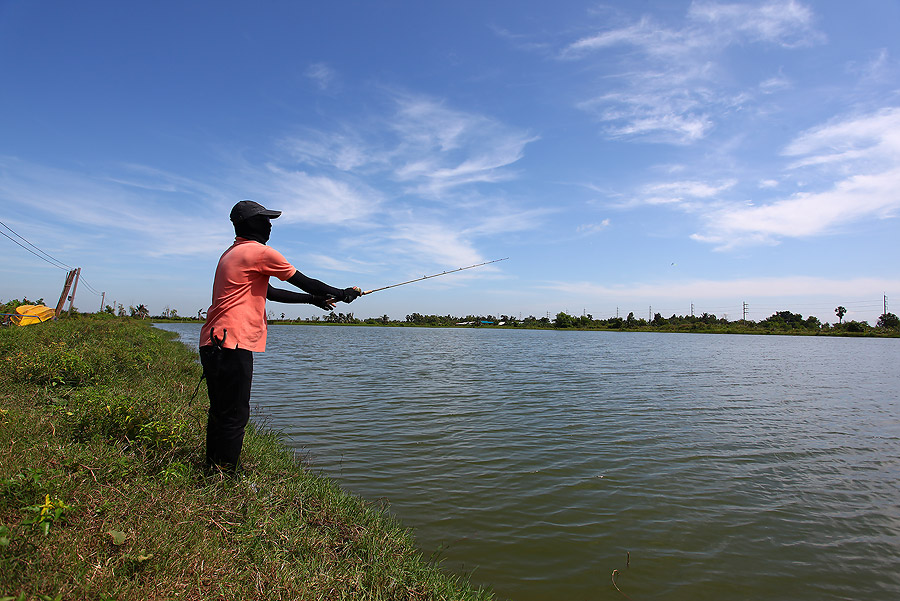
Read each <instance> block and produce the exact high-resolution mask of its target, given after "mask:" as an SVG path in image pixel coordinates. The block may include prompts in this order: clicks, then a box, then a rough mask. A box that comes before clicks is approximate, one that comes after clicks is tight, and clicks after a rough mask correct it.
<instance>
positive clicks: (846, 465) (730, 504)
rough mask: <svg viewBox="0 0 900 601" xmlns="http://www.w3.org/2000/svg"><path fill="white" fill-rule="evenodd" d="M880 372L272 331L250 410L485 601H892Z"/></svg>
mask: <svg viewBox="0 0 900 601" xmlns="http://www.w3.org/2000/svg"><path fill="white" fill-rule="evenodd" d="M166 327H168V328H169V329H176V330H180V331H183V332H187V333H186V334H185V338H186V340H187V341H188V342H189V343H190V344H194V341H195V340H196V334H197V330H198V327H197V326H184V325H172V326H166ZM898 364H900V340H896V339H892V340H883V339H874V340H873V339H843V338H801V337H775V336H773V337H765V336H715V335H689V334H685V335H681V334H646V333H601V332H553V331H515V330H490V329H459V330H455V329H418V328H362V327H352V328H351V327H323V326H318V327H317V326H274V327H271V328H270V332H269V346H268V351H267V352H266V353H265V354H258V355H257V356H256V376H255V378H254V380H255V381H254V386H253V400H254V403H255V404H256V405H258V408H257V409H256V416H257V418H263V419H264V420H265V421H266V423H267V424H268V425H269V426H271V427H274V428H276V429H278V430H280V431H282V432H283V433H284V434H285V437H286V441H287V443H288V444H290V445H292V446H294V447H296V448H298V449H301V450H302V451H303V453H304V454H305V457H306V458H307V461H308V462H309V463H310V464H311V465H312V467H313V469H319V470H322V471H324V472H325V473H327V474H328V475H331V476H333V477H335V478H336V479H338V480H339V481H340V482H341V484H342V485H343V486H344V488H346V489H348V490H351V491H353V492H355V493H357V494H360V495H361V496H363V497H365V498H368V499H371V500H376V499H388V500H389V502H390V505H391V509H392V511H393V512H394V513H396V514H397V515H398V516H399V517H400V518H401V519H402V521H403V522H404V524H406V525H407V526H410V527H413V528H415V530H416V535H417V540H418V542H419V544H420V546H421V547H422V548H423V550H425V553H426V555H429V554H431V553H432V552H433V551H436V550H440V552H441V555H442V557H443V558H444V565H445V566H446V567H447V568H449V569H452V570H455V571H459V572H465V573H473V576H472V580H473V581H474V582H476V583H482V584H487V585H490V586H492V587H494V589H495V590H496V592H497V593H498V596H499V597H501V598H504V597H509V598H511V599H514V600H517V601H537V600H556V599H603V598H610V599H612V598H622V596H621V595H620V594H619V593H618V592H617V591H616V590H615V588H613V586H612V582H611V573H612V571H613V570H614V569H616V570H618V571H619V576H618V578H617V584H618V586H619V588H620V589H622V591H623V592H625V593H627V594H628V595H629V596H630V597H631V598H634V599H666V600H671V599H675V600H680V599H685V600H686V599H691V600H694V599H748V600H749V599H792V600H797V599H810V600H813V599H815V600H817V601H818V600H822V599H894V598H900V501H898V499H900V490H898V482H900V416H898V404H900V398H898V397H900V376H898V370H897V365H898ZM626 553H630V563H629V564H628V565H627V566H626Z"/></svg>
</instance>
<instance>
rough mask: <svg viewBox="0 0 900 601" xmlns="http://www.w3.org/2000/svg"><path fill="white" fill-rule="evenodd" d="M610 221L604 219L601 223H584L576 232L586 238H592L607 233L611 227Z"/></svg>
mask: <svg viewBox="0 0 900 601" xmlns="http://www.w3.org/2000/svg"><path fill="white" fill-rule="evenodd" d="M610 223H611V222H610V220H609V219H604V220H603V221H601V222H600V223H583V224H581V225H579V226H578V227H577V228H576V229H575V231H576V232H577V233H578V234H582V235H585V236H590V235H593V234H599V233H600V232H603V231H605V230H606V229H607V228H609V226H610Z"/></svg>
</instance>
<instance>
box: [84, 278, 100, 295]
mask: <svg viewBox="0 0 900 601" xmlns="http://www.w3.org/2000/svg"><path fill="white" fill-rule="evenodd" d="M81 283H82V284H84V285H85V286H87V287H88V290H90V291H91V292H93V293H94V294H96V295H97V296H101V295H102V294H103V293H102V292H97V291H96V290H94V287H93V286H91V285H90V284H88V282H87V280H86V279H84V277H82V278H81Z"/></svg>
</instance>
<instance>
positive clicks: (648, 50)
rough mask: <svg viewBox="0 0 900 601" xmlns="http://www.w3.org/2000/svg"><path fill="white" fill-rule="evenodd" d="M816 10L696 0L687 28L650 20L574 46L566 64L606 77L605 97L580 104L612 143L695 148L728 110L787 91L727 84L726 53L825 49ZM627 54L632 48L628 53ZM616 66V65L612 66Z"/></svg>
mask: <svg viewBox="0 0 900 601" xmlns="http://www.w3.org/2000/svg"><path fill="white" fill-rule="evenodd" d="M823 39H824V38H823V37H822V36H821V35H820V34H819V33H818V32H817V31H816V30H815V28H814V16H813V14H812V11H811V10H810V9H809V8H808V7H806V6H805V5H802V4H800V3H798V2H795V1H793V0H789V1H775V2H766V3H763V4H723V3H715V2H695V3H693V4H692V5H691V7H690V9H689V10H688V12H687V14H686V15H685V22H684V24H683V25H682V26H681V27H669V26H665V25H663V24H660V23H658V22H656V21H655V20H654V19H652V18H650V17H644V18H642V19H640V20H639V21H638V22H636V23H633V24H630V25H626V26H624V27H619V28H614V29H608V30H604V31H600V32H598V33H596V34H593V35H591V36H587V37H583V38H581V39H579V40H576V41H575V42H572V43H571V44H569V45H568V46H567V47H565V48H564V49H563V50H562V52H561V53H560V57H561V58H563V59H566V60H581V61H586V60H590V59H591V58H592V57H594V56H595V55H597V56H598V57H599V58H598V59H597V62H596V64H597V68H598V69H602V70H604V71H606V72H607V76H606V77H604V78H603V79H602V87H603V89H604V91H603V92H602V93H600V94H597V95H595V96H593V97H592V98H589V99H587V100H582V101H581V102H579V103H578V106H579V107H580V108H581V109H583V110H585V111H589V112H590V113H592V114H594V115H595V116H596V118H597V119H599V120H600V121H601V122H602V123H604V125H605V133H606V134H607V135H609V136H611V137H644V138H648V139H650V140H652V141H661V142H668V143H674V144H689V143H693V142H696V141H698V140H700V139H703V138H705V137H706V136H707V135H709V133H710V132H711V131H712V130H713V129H714V128H715V126H716V122H717V119H718V118H720V117H716V116H714V115H721V113H723V112H724V111H727V110H729V109H733V108H736V107H740V106H742V105H745V104H747V103H748V102H751V101H752V100H753V99H754V97H755V96H756V95H758V94H771V93H772V92H774V91H776V90H778V89H782V88H784V87H786V86H787V85H788V82H787V80H786V79H785V78H784V76H783V75H782V74H780V73H776V74H773V75H772V76H771V77H770V78H767V79H765V80H763V82H762V83H761V84H759V85H758V86H756V87H755V88H754V87H753V86H746V88H745V89H739V88H738V89H736V90H735V89H733V88H734V86H735V85H736V84H735V83H734V82H733V81H732V83H731V84H730V85H729V84H727V83H723V82H725V81H730V80H733V78H729V77H723V69H724V66H723V64H722V58H721V54H722V53H723V51H724V50H725V49H727V48H728V47H731V46H736V45H740V44H754V43H756V44H768V45H776V46H780V47H783V48H794V47H798V46H804V45H809V44H815V43H820V42H822V41H823ZM625 50H629V51H628V52H625ZM610 65H612V67H610Z"/></svg>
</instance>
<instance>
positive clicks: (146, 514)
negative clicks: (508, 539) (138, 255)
mask: <svg viewBox="0 0 900 601" xmlns="http://www.w3.org/2000/svg"><path fill="white" fill-rule="evenodd" d="M199 374H200V368H199V365H198V364H197V363H196V355H195V354H194V353H193V352H192V351H190V350H189V349H188V348H186V347H185V346H184V345H182V344H181V343H179V342H176V341H174V340H173V339H172V335H171V334H169V333H166V332H163V331H161V330H157V329H153V328H152V327H150V326H149V324H147V323H143V322H139V321H136V320H131V319H116V318H112V317H109V318H105V317H103V316H97V317H90V318H85V317H82V318H72V319H64V320H61V321H58V322H54V323H45V324H38V325H33V326H28V327H24V328H4V329H2V330H0V599H2V598H4V597H9V598H12V599H23V600H27V599H41V600H44V599H61V600H62V599H97V600H103V599H117V600H129V599H134V600H143V599H291V600H296V599H384V600H391V601H393V600H402V599H448V600H449V599H454V600H456V599H472V600H475V599H485V600H486V599H492V598H493V596H492V595H491V594H490V593H489V592H487V591H482V590H476V589H474V588H472V587H470V586H469V585H468V584H467V582H465V581H464V580H463V579H460V578H458V577H456V576H453V575H449V574H447V573H445V572H444V571H443V570H442V569H441V566H440V565H434V564H432V563H430V562H429V561H427V560H426V559H425V557H424V556H423V555H422V553H421V552H420V551H419V550H417V548H416V546H415V542H414V539H413V536H412V533H411V532H410V531H408V530H407V529H405V528H403V527H402V525H400V524H399V523H398V522H397V521H396V520H395V519H393V518H392V516H390V515H389V514H388V513H386V512H385V511H384V510H382V509H381V508H379V507H376V506H372V505H370V504H367V503H366V502H364V501H362V500H361V499H359V498H357V497H355V496H353V495H349V494H347V493H346V492H344V491H342V490H341V489H340V488H339V487H337V486H336V485H335V483H334V482H332V481H330V480H328V479H326V478H323V477H321V476H319V475H316V474H313V473H310V472H307V471H305V470H304V468H303V466H302V465H300V464H299V463H298V462H297V461H296V460H295V458H294V457H293V455H292V454H291V453H290V452H289V451H288V450H287V449H285V448H284V447H283V446H282V444H281V443H280V441H279V439H278V437H277V436H276V435H275V434H273V433H271V432H264V431H259V430H258V429H255V428H253V427H252V426H251V427H250V428H249V429H248V435H247V438H246V440H245V445H244V453H243V455H242V461H243V464H244V467H245V475H244V476H242V477H240V478H238V479H227V478H223V477H221V476H216V477H206V476H204V475H203V471H202V463H203V452H204V451H203V445H204V442H203V441H204V436H205V432H204V430H205V427H204V426H205V409H206V405H207V401H206V395H205V390H204V388H205V387H204V386H201V387H200V393H199V394H198V395H197V397H196V399H195V400H191V397H192V394H193V392H194V387H195V386H196V383H197V380H198V378H199Z"/></svg>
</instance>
